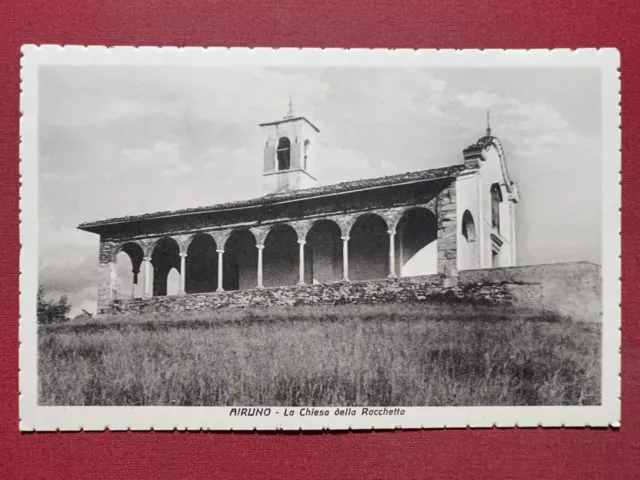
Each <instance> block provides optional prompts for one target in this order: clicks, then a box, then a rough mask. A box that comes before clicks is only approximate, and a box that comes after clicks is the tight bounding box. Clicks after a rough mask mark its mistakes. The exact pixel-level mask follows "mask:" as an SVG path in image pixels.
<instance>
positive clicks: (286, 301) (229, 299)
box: [100, 262, 602, 322]
mask: <svg viewBox="0 0 640 480" xmlns="http://www.w3.org/2000/svg"><path fill="white" fill-rule="evenodd" d="M458 280H459V281H458V283H457V285H455V286H450V285H447V284H446V279H443V277H442V276H441V275H428V276H421V277H406V278H396V279H380V280H369V281H362V282H336V283H329V284H321V285H303V286H289V287H273V288H261V289H253V290H246V291H230V292H211V293H200V294H191V295H174V296H169V297H153V298H149V299H139V300H129V301H115V302H111V303H109V305H108V306H107V308H105V309H104V310H102V311H101V312H100V313H105V314H126V313H134V314H135V313H147V312H180V311H197V310H212V309H220V308H245V307H256V308H260V307H274V306H298V305H336V304H338V305H339V304H380V303H421V302H424V303H428V302H436V301H437V302H442V301H445V302H466V303H475V304H485V305H513V306H517V307H521V308H522V309H523V310H526V311H527V312H529V313H530V314H531V315H532V316H536V315H540V316H560V317H563V318H567V319H571V320H576V321H585V322H601V321H602V294H601V283H602V278H601V268H600V266H598V265H595V264H592V263H588V262H574V263H558V264H550V265H531V266H523V267H506V268H492V269H481V270H464V271H460V272H459V274H458Z"/></svg>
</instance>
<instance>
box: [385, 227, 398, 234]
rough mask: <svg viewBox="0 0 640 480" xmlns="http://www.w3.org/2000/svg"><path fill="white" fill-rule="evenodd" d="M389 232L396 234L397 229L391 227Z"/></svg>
mask: <svg viewBox="0 0 640 480" xmlns="http://www.w3.org/2000/svg"><path fill="white" fill-rule="evenodd" d="M387 233H388V234H389V235H395V234H396V229H395V228H390V229H389V230H387Z"/></svg>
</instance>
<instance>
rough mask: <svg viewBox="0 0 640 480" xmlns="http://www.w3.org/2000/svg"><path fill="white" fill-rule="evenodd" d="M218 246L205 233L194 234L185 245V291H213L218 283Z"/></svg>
mask: <svg viewBox="0 0 640 480" xmlns="http://www.w3.org/2000/svg"><path fill="white" fill-rule="evenodd" d="M217 248H218V246H217V245H216V241H215V239H214V238H213V237H212V236H211V235H209V234H207V233H199V234H196V235H194V236H193V237H192V238H191V241H190V242H189V246H188V247H187V258H186V262H185V268H186V271H185V274H186V278H185V293H202V292H213V291H214V290H215V289H216V287H217V283H218V254H217V253H216V250H217Z"/></svg>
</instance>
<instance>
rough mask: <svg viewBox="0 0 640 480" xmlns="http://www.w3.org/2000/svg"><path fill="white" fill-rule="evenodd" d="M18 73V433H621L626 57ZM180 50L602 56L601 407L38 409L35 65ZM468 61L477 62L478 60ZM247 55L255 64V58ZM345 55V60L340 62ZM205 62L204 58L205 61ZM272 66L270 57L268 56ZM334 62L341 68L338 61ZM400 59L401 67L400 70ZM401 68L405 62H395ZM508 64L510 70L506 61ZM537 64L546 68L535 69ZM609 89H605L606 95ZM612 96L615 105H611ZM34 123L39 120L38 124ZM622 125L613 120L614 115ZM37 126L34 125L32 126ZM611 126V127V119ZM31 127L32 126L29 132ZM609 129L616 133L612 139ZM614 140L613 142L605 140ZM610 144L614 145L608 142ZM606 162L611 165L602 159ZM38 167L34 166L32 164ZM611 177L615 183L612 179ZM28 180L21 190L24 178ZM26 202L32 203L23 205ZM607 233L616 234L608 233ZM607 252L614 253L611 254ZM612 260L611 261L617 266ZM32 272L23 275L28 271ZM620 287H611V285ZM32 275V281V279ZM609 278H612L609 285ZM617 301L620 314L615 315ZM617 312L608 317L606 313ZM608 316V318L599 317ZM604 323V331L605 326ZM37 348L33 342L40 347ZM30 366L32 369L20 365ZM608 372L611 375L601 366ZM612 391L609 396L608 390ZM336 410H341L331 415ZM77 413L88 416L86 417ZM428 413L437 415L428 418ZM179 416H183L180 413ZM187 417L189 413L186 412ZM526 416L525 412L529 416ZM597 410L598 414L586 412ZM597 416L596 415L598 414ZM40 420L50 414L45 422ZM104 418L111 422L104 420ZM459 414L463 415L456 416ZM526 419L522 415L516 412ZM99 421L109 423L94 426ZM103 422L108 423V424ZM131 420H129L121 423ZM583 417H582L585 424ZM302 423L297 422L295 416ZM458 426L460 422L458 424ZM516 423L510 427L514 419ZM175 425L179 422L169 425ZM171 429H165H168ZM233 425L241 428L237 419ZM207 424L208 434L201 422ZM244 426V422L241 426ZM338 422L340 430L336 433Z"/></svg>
mask: <svg viewBox="0 0 640 480" xmlns="http://www.w3.org/2000/svg"><path fill="white" fill-rule="evenodd" d="M21 50H22V57H21V69H20V91H21V93H20V114H21V117H20V170H19V171H20V181H21V185H20V204H19V205H20V243H21V250H20V326H19V342H20V352H19V359H20V364H19V365H20V372H19V390H20V417H21V418H20V430H22V431H33V430H37V431H55V430H59V431H80V430H87V431H88V430H91V431H95V430H106V429H109V430H163V431H164V430H196V431H197V430H218V431H222V430H229V431H234V430H235V431H251V430H289V431H290V430H294V431H295V430H301V431H302V430H304V431H321V430H332V431H336V430H337V431H349V430H376V431H380V430H394V429H411V430H415V429H427V428H429V429H433V428H436V429H441V428H447V429H449V428H491V427H499V428H513V427H533V428H535V427H590V426H594V427H606V426H610V427H619V426H620V422H621V418H620V416H621V408H620V405H621V403H620V402H621V397H620V391H621V376H620V371H621V349H620V347H621V310H620V306H621V259H620V253H621V248H620V247H621V241H620V232H621V183H620V181H621V115H620V112H621V108H620V72H619V68H620V53H619V52H618V50H617V49H615V48H606V49H576V50H572V49H553V50H545V49H534V50H499V49H488V50H472V49H466V50H421V49H395V50H386V49H346V50H343V49H336V48H330V49H321V48H278V49H271V48H262V47H261V48H244V47H231V48H227V47H211V48H203V47H180V48H179V47H125V46H122V47H120V46H117V47H104V46H87V47H85V46H74V45H70V46H58V45H41V46H36V45H24V46H23V47H22V49H21ZM181 52H192V54H193V53H197V54H198V55H206V56H208V55H216V56H221V55H222V56H225V55H226V56H227V57H228V60H229V65H230V66H231V65H244V64H246V62H247V60H248V59H251V60H255V58H256V56H262V55H265V56H273V55H274V54H276V52H278V53H279V54H280V55H287V56H290V57H291V58H290V59H289V60H290V61H292V62H297V61H301V60H304V59H307V58H309V57H316V58H317V57H318V56H323V57H325V58H326V57H327V56H330V57H331V58H332V60H333V61H332V63H331V65H332V66H341V65H342V66H348V65H353V63H354V60H360V57H358V58H357V59H356V58H354V57H353V55H358V56H361V57H363V59H364V60H367V59H368V60H371V59H372V58H373V57H374V56H384V57H385V59H384V60H385V64H387V65H388V66H394V65H397V66H400V65H402V62H406V61H407V59H410V58H414V59H415V58H416V56H418V57H421V58H422V59H424V58H425V56H433V57H434V58H436V59H438V60H441V61H443V60H445V57H452V56H455V57H458V60H460V59H461V58H460V57H463V59H464V60H465V62H467V63H466V64H465V65H464V66H466V67H474V66H482V60H483V59H482V58H481V57H486V55H496V54H497V55H504V56H505V57H510V58H509V60H508V62H509V63H508V64H509V66H516V65H514V64H515V63H517V62H516V60H519V59H520V58H519V56H520V55H521V54H522V53H524V52H526V53H528V54H530V55H532V56H535V57H538V58H541V56H544V57H546V59H549V58H551V57H553V56H559V55H567V54H572V55H574V56H575V57H574V59H576V58H579V57H588V56H592V57H595V58H598V57H599V63H598V64H597V65H595V61H594V65H593V66H599V67H600V68H601V72H602V82H603V83H602V130H603V145H602V156H603V158H602V162H603V163H602V164H603V165H604V163H605V161H606V162H607V163H609V159H610V162H614V163H615V166H616V170H615V174H614V173H613V166H612V167H609V168H607V169H603V172H602V173H603V185H602V187H603V192H602V197H603V198H602V204H601V206H602V208H603V217H602V235H603V298H605V299H606V300H607V303H609V304H612V305H610V306H609V308H606V305H604V303H603V311H606V318H605V319H604V320H603V328H602V331H603V349H602V350H603V364H602V377H603V378H602V392H603V402H602V406H598V407H413V408H418V409H421V410H422V409H424V410H425V416H427V415H428V416H435V417H436V418H439V413H438V412H441V413H442V412H443V411H442V409H445V410H446V409H454V410H455V411H456V412H461V409H463V410H469V409H473V410H474V411H475V413H474V417H475V420H474V421H472V422H468V421H462V422H460V421H455V420H454V421H452V422H447V421H443V422H442V423H440V424H421V423H419V422H418V423H412V424H403V425H395V424H394V421H393V420H391V421H381V420H380V419H378V421H373V420H372V421H371V422H372V423H375V424H373V425H371V426H365V425H364V423H366V422H358V423H362V424H363V425H361V426H356V427H354V426H352V425H349V423H348V421H345V420H343V419H341V418H336V419H334V421H333V422H331V423H332V425H324V424H322V423H321V422H318V421H315V420H310V421H307V425H304V426H303V425H294V426H286V427H282V426H269V425H267V426H256V425H253V426H249V425H240V426H229V427H226V426H225V427H222V428H221V427H219V426H216V425H215V424H216V423H217V422H215V421H214V422H211V421H210V420H209V421H206V420H204V419H211V418H212V417H215V415H213V410H218V409H225V410H227V409H226V408H225V407H166V408H164V407H42V406H38V405H37V403H36V402H37V357H36V355H37V325H36V321H35V313H36V312H35V306H36V302H35V301H34V300H35V294H36V291H37V272H38V260H37V254H38V218H37V204H38V201H37V199H38V182H37V178H38V165H37V159H38V135H37V132H38V129H37V127H38V124H37V111H38V110H37V102H38V92H37V91H36V90H35V87H37V79H36V78H35V77H36V75H37V66H38V65H40V64H41V60H42V58H43V55H45V54H47V55H48V54H52V53H53V54H55V55H60V54H64V55H65V56H68V55H70V54H71V55H72V56H79V55H86V54H87V53H92V54H107V55H110V56H115V55H119V56H123V55H124V56H126V57H127V59H128V61H129V62H132V61H133V60H135V63H130V64H131V65H134V64H135V65H142V64H145V63H148V64H152V63H153V62H151V60H157V57H156V58H155V59H153V58H143V57H142V55H143V54H144V55H145V57H149V56H152V57H153V56H156V55H159V54H162V55H163V56H164V57H166V56H171V57H172V59H174V60H175V59H178V58H179V57H178V55H180V54H181ZM472 56H473V57H474V58H472ZM249 57H251V58H249ZM340 57H342V58H340ZM203 58H205V57H203ZM272 58H274V57H272ZM335 60H341V61H339V62H335ZM399 61H400V62H399ZM398 62H399V63H398ZM505 63H506V62H505ZM423 66H425V67H426V66H432V67H438V66H439V67H446V66H447V65H446V64H440V65H436V64H433V65H423ZM536 66H541V65H536ZM605 87H606V88H605ZM614 98H615V101H614ZM30 115H33V116H35V118H34V119H31V118H30ZM614 116H615V117H617V122H615V121H614V120H613V117H614ZM30 120H31V122H33V123H29V121H30ZM605 120H608V121H605ZM27 125H29V127H27ZM608 130H610V132H609V131H608ZM608 137H610V138H608ZM607 138H608V141H606V139H607ZM605 159H607V160H605ZM29 162H32V163H29ZM609 177H611V178H609ZM25 178H27V179H28V181H27V182H25V181H24V179H25ZM25 199H26V200H25ZM607 228H609V229H611V231H610V232H609V231H607ZM607 249H609V250H610V251H609V252H607ZM614 258H615V260H614ZM25 271H26V272H31V273H28V274H27V275H26V276H25V274H24V273H23V272H25ZM614 276H615V278H616V279H617V280H616V281H615V282H614V281H612V280H613V278H614ZM32 277H33V278H32ZM607 279H608V280H607ZM613 303H615V308H613ZM609 309H610V310H611V311H610V312H609V311H607V310H609ZM603 316H604V314H603ZM25 317H27V318H29V317H30V318H33V320H32V321H31V322H25V321H23V320H24V318H25ZM605 322H607V324H608V325H605ZM34 340H35V341H34ZM609 350H611V353H610V354H609V358H610V359H611V360H610V361H609V362H608V363H607V364H606V365H605V362H604V359H605V357H606V355H607V351H609ZM25 365H27V368H24V366H25ZM605 367H606V368H605ZM607 390H609V392H607V393H608V395H606V396H605V394H604V392H605V391H607ZM332 408H335V407H332ZM141 409H142V410H149V411H150V410H154V412H153V415H152V416H153V417H155V418H156V419H161V421H162V422H165V424H163V425H159V424H158V423H157V422H150V421H148V420H146V419H141V417H142V415H141V414H140V410H141ZM519 409H520V410H522V409H526V412H527V413H526V416H527V417H529V418H526V419H521V420H519V419H518V418H514V417H513V415H512V414H513V412H514V411H515V410H519ZM550 409H553V410H558V411H565V412H568V411H569V410H572V411H576V410H581V411H584V412H586V413H585V415H586V417H591V419H592V420H591V421H588V420H584V421H579V422H563V421H561V420H560V419H559V418H558V419H549V418H547V419H546V421H541V417H539V416H538V415H536V414H535V413H534V411H535V412H540V413H542V412H545V411H546V412H549V411H550ZM80 410H83V412H82V414H81V413H80ZM427 410H428V411H429V412H431V413H427ZM496 410H501V411H502V413H501V415H500V416H501V417H503V418H504V417H506V418H507V420H506V421H501V420H498V419H496V418H493V419H492V418H491V417H493V415H491V413H493V412H495V411H496ZM180 411H183V412H184V413H185V414H182V415H180ZM185 411H186V412H189V414H186V412H185ZM524 411H525V410H523V412H524ZM588 411H591V412H594V414H593V415H592V414H590V413H588ZM596 411H598V413H597V414H596V413H595V412H596ZM74 412H75V413H74ZM191 412H193V413H195V418H196V420H197V421H196V422H195V423H194V421H193V418H188V419H184V418H183V419H178V418H177V415H180V416H181V417H185V416H186V417H193V415H192V414H191ZM87 413H88V414H89V415H88V418H90V419H91V421H88V422H81V421H80V422H79V423H75V421H74V420H73V418H78V417H79V416H83V417H85V418H87V415H85V414H87ZM43 414H44V415H43ZM105 414H106V415H105ZM47 415H54V416H55V418H58V419H59V418H63V419H64V420H63V421H62V422H60V423H58V424H52V423H50V422H49V421H46V420H47V418H51V417H50V416H47ZM456 415H458V413H456ZM518 415H520V414H518ZM98 416H102V417H103V419H100V418H95V417H98ZM105 416H106V419H104V417H105ZM123 417H128V418H130V419H132V420H133V421H128V420H123ZM586 417H585V418H586ZM298 418H299V417H298ZM457 418H460V417H457ZM509 418H512V419H509ZM172 419H173V420H172ZM167 421H168V423H166V422H167ZM236 422H237V420H236ZM207 423H208V424H209V426H203V425H204V424H207ZM238 423H239V422H238ZM337 423H340V425H336V424H337Z"/></svg>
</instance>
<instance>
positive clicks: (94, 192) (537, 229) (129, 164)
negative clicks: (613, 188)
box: [40, 67, 600, 305]
mask: <svg viewBox="0 0 640 480" xmlns="http://www.w3.org/2000/svg"><path fill="white" fill-rule="evenodd" d="M529 70H530V69H529ZM509 71H510V72H512V73H510V74H509V75H511V76H510V77H509V81H506V80H505V74H504V72H494V71H483V70H481V69H478V70H473V71H472V70H471V69H469V70H465V71H464V72H462V71H456V72H454V71H453V70H451V69H432V70H429V71H427V70H424V69H414V68H406V69H397V68H393V69H392V68H371V69H368V68H330V67H326V68H325V67H322V68H309V69H304V68H262V69H259V68H239V69H230V68H221V67H201V68H197V69H196V68H169V67H113V68H111V67H109V68H102V69H101V68H93V67H92V68H77V67H75V68H69V67H56V68H44V69H43V71H42V79H41V85H42V92H41V102H42V104H41V108H40V114H41V118H40V135H41V138H40V151H41V158H40V160H41V163H40V170H41V174H42V175H41V178H40V180H41V184H40V210H41V218H40V244H41V252H40V257H41V258H40V260H41V263H40V265H41V280H42V281H43V282H45V283H46V285H47V287H48V288H50V289H52V291H57V292H66V293H68V294H69V295H70V297H72V298H73V299H74V300H73V301H74V302H75V303H77V304H78V305H87V304H88V303H87V302H89V303H90V302H94V301H95V300H94V299H95V285H96V284H97V282H96V279H95V277H94V276H93V275H95V271H96V268H95V262H97V259H96V257H97V249H98V247H97V245H98V239H97V237H96V236H95V235H93V234H89V233H86V232H80V231H78V230H77V229H76V228H75V227H76V225H77V224H78V223H79V222H80V221H85V220H98V219H101V218H106V217H113V216H120V215H128V214H140V213H148V212H153V211H159V210H171V209H178V208H185V207H193V206H200V205H210V204H214V203H218V202H224V201H227V200H236V199H242V198H251V197H255V196H258V195H260V194H262V164H263V141H264V138H263V136H262V133H261V131H260V127H259V125H258V124H259V123H261V122H268V121H272V120H277V119H279V118H281V117H282V116H283V115H284V114H285V112H286V110H287V104H288V102H289V99H292V100H293V104H294V109H295V111H296V114H299V115H303V116H306V117H307V118H308V119H309V120H310V121H312V122H313V123H314V124H316V125H317V126H318V127H319V128H320V130H321V133H320V134H318V137H317V141H316V145H317V168H316V173H317V177H318V181H319V183H321V184H330V183H335V182H341V181H346V180H353V179H358V178H366V177H377V176H383V175H389V174H394V173H401V172H406V171H412V170H422V169H429V168H436V167H440V166H444V165H450V164H455V163H460V162H461V161H462V149H463V148H465V147H466V146H467V145H469V144H471V143H473V142H475V141H476V139H477V138H478V137H480V136H482V135H483V134H484V128H485V116H486V111H487V110H490V111H491V119H492V128H493V132H494V134H495V135H497V136H498V137H500V138H501V140H502V142H503V144H504V146H505V150H506V153H507V157H508V166H509V170H510V173H511V175H512V177H513V178H514V179H515V180H517V181H518V182H519V185H520V189H521V192H522V196H523V203H522V205H520V206H519V209H518V218H519V220H518V221H519V228H518V231H519V232H520V233H519V235H521V238H519V240H520V247H519V251H520V254H521V259H520V260H521V261H522V262H523V263H539V262H544V261H551V260H554V261H555V260H557V259H560V260H562V259H595V257H596V256H597V255H598V254H599V239H598V238H595V237H598V236H597V235H591V236H589V235H587V234H586V232H593V231H595V230H594V229H596V230H597V228H599V224H598V222H599V217H598V216H597V215H598V213H597V212H593V211H592V210H593V209H591V210H589V211H586V210H587V209H586V208H585V206H584V205H585V204H586V203H588V200H589V198H590V197H593V195H594V194H597V192H599V178H598V168H599V151H600V149H599V138H598V135H593V134H589V133H588V132H587V133H586V132H585V130H584V128H582V127H581V124H580V121H578V120H580V118H578V120H576V117H579V116H576V115H575V111H582V110H580V108H581V106H582V105H584V103H585V100H584V99H585V98H587V97H588V98H594V99H596V98H597V95H590V96H587V95H586V94H585V92H588V91H589V90H588V89H587V88H586V87H585V88H582V89H581V90H580V92H581V93H582V94H581V95H579V96H578V97H576V98H574V97H573V96H572V95H570V93H571V92H572V91H574V90H575V88H573V87H574V85H575V84H576V83H579V84H582V83H584V82H585V81H586V80H584V78H585V77H584V76H583V75H582V74H581V73H580V72H576V73H575V75H574V76H573V77H571V76H567V74H566V72H565V73H563V74H562V75H563V76H562V78H563V79H564V80H563V82H564V83H562V82H555V81H554V82H551V83H550V84H552V85H553V92H551V93H552V94H550V93H549V90H548V88H549V87H541V85H543V83H544V82H541V81H540V78H541V75H542V76H544V75H548V73H546V72H549V71H550V70H549V69H546V70H544V72H542V70H541V72H542V73H539V74H537V76H536V75H532V74H531V72H530V71H526V72H525V71H522V72H521V73H518V72H517V71H516V69H509ZM563 72H564V70H563ZM463 77H464V78H463ZM481 77H482V78H484V80H483V82H484V84H483V85H482V86H478V82H476V78H481ZM461 78H463V80H464V81H463V80H461ZM589 78H591V77H589ZM594 78H596V79H597V76H595V77H594ZM571 82H573V83H571ZM593 85H596V86H597V85H599V84H597V83H594V84H593ZM514 86H515V87H517V88H515V87H514ZM545 88H546V89H547V90H545ZM589 88H591V87H589ZM593 88H596V87H593ZM562 89H564V91H566V92H567V93H566V95H558V94H557V92H558V90H562ZM514 92H516V93H514ZM571 102H573V103H571ZM587 111H588V115H587V114H585V115H584V116H589V118H591V117H593V116H594V115H595V113H594V112H597V109H589V110H587ZM584 123H585V124H589V125H591V127H592V129H593V125H596V126H597V119H596V120H593V119H592V120H590V121H589V122H584ZM596 130H597V129H596ZM576 175H578V176H579V177H578V178H576ZM594 192H596V193H594ZM558 206H561V208H558ZM550 231H553V232H554V235H553V236H551V235H549V232H550ZM575 232H580V236H581V238H582V239H583V240H581V241H580V242H578V243H580V245H578V244H577V243H576V240H575V238H574V237H573V236H574V235H575ZM584 239H588V240H584ZM576 257H580V258H576ZM83 295H84V297H83Z"/></svg>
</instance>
